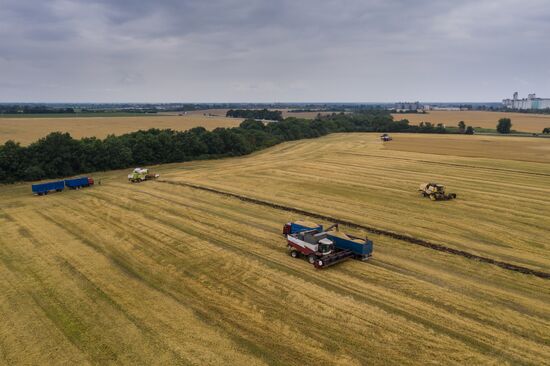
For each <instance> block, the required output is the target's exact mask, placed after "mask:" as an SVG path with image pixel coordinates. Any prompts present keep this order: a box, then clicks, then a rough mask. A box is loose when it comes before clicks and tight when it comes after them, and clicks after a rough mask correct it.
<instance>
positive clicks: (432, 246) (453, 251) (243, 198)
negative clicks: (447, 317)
mask: <svg viewBox="0 0 550 366" xmlns="http://www.w3.org/2000/svg"><path fill="white" fill-rule="evenodd" d="M158 182H159V183H167V184H175V185H181V186H186V187H190V188H193V189H198V190H202V191H207V192H211V193H215V194H218V195H222V196H226V197H232V198H236V199H239V200H241V201H245V202H250V203H254V204H257V205H261V206H266V207H271V208H274V209H278V210H284V211H287V212H292V213H295V214H300V215H304V216H307V217H311V218H315V219H319V220H323V221H328V222H333V223H339V224H342V225H345V226H348V227H350V228H354V229H361V230H365V231H367V232H370V233H374V234H377V235H383V236H388V237H390V238H392V239H396V240H400V241H405V242H407V243H410V244H415V245H420V246H423V247H426V248H430V249H433V250H437V251H440V252H445V253H449V254H453V255H459V256H461V257H464V258H468V259H472V260H475V261H478V262H482V263H488V264H493V265H496V266H498V267H501V268H504V269H507V270H510V271H516V272H520V273H524V274H528V275H534V276H537V277H541V278H550V273H548V272H543V271H537V270H534V269H531V268H527V267H522V266H517V265H514V264H511V263H506V262H501V261H497V260H494V259H492V258H487V257H481V256H478V255H475V254H472V253H469V252H466V251H463V250H457V249H454V248H449V247H447V246H445V245H442V244H437V243H432V242H429V241H427V240H423V239H419V238H414V237H411V236H409V235H406V234H400V233H396V232H392V231H387V230H383V229H379V228H376V227H372V226H365V225H361V224H357V223H354V222H350V221H346V220H342V219H339V218H335V217H330V216H325V215H321V214H318V213H315V212H311V211H305V210H302V209H299V208H296V207H289V206H283V205H279V204H275V203H273V202H268V201H262V200H258V199H256V198H252V197H248V196H243V195H238V194H235V193H230V192H224V191H220V190H217V189H213V188H209V187H205V186H198V185H195V184H189V183H183V182H171V181H166V180H159V181H158Z"/></svg>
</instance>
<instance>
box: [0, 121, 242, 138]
mask: <svg viewBox="0 0 550 366" xmlns="http://www.w3.org/2000/svg"><path fill="white" fill-rule="evenodd" d="M241 122H242V119H239V118H226V117H208V116H203V115H184V116H177V115H158V116H138V117H63V118H22V117H18V118H0V143H4V142H6V141H8V140H14V141H16V142H20V143H21V144H22V145H28V144H30V143H32V142H35V141H37V140H38V139H40V138H42V137H45V136H46V135H47V134H49V133H51V132H56V131H60V132H69V133H70V134H71V136H72V137H74V138H82V137H94V136H95V137H97V138H105V137H107V135H111V134H113V135H121V134H124V133H128V132H133V131H138V130H148V129H150V128H158V129H173V130H177V131H184V130H188V129H190V128H193V127H199V126H202V127H204V128H206V129H208V130H213V129H215V128H216V127H236V126H238V125H239V124H240V123H241Z"/></svg>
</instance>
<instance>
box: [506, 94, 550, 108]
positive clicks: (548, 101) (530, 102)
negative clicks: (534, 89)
mask: <svg viewBox="0 0 550 366" xmlns="http://www.w3.org/2000/svg"><path fill="white" fill-rule="evenodd" d="M502 104H503V105H504V107H506V108H509V109H547V108H549V109H550V98H537V95H536V94H534V93H533V94H528V95H527V98H523V99H519V98H518V92H515V93H514V96H513V97H512V99H504V100H503V101H502Z"/></svg>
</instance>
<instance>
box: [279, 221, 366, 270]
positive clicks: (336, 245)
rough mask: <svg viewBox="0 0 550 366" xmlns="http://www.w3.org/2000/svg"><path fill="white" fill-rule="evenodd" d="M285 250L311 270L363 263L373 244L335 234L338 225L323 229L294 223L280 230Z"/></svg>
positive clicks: (339, 232)
mask: <svg viewBox="0 0 550 366" xmlns="http://www.w3.org/2000/svg"><path fill="white" fill-rule="evenodd" d="M283 235H284V236H285V237H286V240H287V250H288V253H289V254H290V256H291V257H293V258H300V257H306V258H307V260H308V261H309V263H311V264H313V265H314V266H315V268H325V267H328V266H332V265H334V264H337V263H340V262H343V261H345V260H347V259H351V258H355V259H359V260H367V259H369V258H370V257H371V256H372V252H373V243H372V240H369V239H368V238H365V239H361V238H358V237H354V236H351V235H348V234H345V233H343V232H341V231H340V230H339V227H338V224H334V225H332V226H330V227H328V228H327V229H326V230H325V229H323V226H322V225H319V224H316V223H313V222H309V221H304V220H301V221H294V222H289V223H286V224H285V225H284V226H283Z"/></svg>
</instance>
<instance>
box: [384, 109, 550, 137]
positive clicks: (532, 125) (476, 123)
mask: <svg viewBox="0 0 550 366" xmlns="http://www.w3.org/2000/svg"><path fill="white" fill-rule="evenodd" d="M501 118H510V119H511V120H512V129H513V130H516V131H520V132H535V133H542V130H543V129H544V128H546V127H550V114H530V113H510V112H485V111H430V112H428V113H426V114H421V113H405V114H393V119H394V120H396V121H397V120H400V119H408V120H409V122H410V123H411V124H412V125H417V124H419V123H420V122H432V123H443V124H445V125H446V126H456V125H458V122H460V121H464V123H466V125H468V126H473V127H482V128H492V129H496V126H497V123H498V120H499V119H501Z"/></svg>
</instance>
